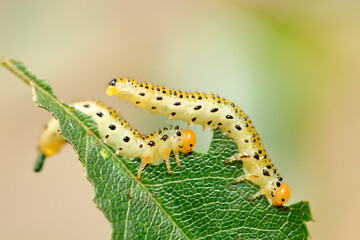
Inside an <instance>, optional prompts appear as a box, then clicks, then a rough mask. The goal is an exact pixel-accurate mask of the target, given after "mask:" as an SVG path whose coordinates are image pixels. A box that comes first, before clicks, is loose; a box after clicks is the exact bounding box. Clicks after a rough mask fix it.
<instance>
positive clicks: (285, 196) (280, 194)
mask: <svg viewBox="0 0 360 240" xmlns="http://www.w3.org/2000/svg"><path fill="white" fill-rule="evenodd" d="M290 194H291V189H290V187H289V185H287V184H285V183H283V184H281V186H280V187H279V188H278V189H277V190H276V191H275V193H274V197H273V198H272V204H273V205H274V206H282V205H284V204H285V203H286V202H287V201H288V200H289V198H290Z"/></svg>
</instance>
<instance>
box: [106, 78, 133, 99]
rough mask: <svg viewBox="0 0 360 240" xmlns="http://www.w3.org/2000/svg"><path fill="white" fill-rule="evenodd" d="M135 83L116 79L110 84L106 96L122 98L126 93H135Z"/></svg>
mask: <svg viewBox="0 0 360 240" xmlns="http://www.w3.org/2000/svg"><path fill="white" fill-rule="evenodd" d="M134 83H135V81H134V80H132V79H126V78H115V79H113V80H111V81H110V82H109V85H108V87H107V88H106V94H107V95H109V96H112V95H118V96H119V97H120V96H121V95H122V94H123V93H124V92H126V91H135V90H134V89H132V87H131V86H132V85H134Z"/></svg>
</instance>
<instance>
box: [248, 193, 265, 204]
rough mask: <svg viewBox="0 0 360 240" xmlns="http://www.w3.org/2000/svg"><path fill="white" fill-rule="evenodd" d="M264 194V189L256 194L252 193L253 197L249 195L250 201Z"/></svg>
mask: <svg viewBox="0 0 360 240" xmlns="http://www.w3.org/2000/svg"><path fill="white" fill-rule="evenodd" d="M263 194H264V191H262V190H260V191H258V192H257V193H255V194H254V195H252V196H251V197H249V199H248V202H250V201H252V200H254V199H255V198H257V197H259V196H261V195H263Z"/></svg>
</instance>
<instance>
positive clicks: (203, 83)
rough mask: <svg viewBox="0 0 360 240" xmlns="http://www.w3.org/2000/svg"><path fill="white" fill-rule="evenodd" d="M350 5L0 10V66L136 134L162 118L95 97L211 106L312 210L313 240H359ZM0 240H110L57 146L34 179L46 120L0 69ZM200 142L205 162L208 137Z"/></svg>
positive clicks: (354, 9)
mask: <svg viewBox="0 0 360 240" xmlns="http://www.w3.org/2000/svg"><path fill="white" fill-rule="evenodd" d="M359 5H360V4H359V2H358V1H354V0H353V1H335V0H330V1H329V0H328V1H325V0H316V1H313V0H305V1H283V0H278V1H268V0H255V1H250V0H198V1H190V0H183V1H166V0H152V1H145V0H135V1H119V0H117V1H114V0H113V1H95V0H88V1H70V0H63V1H45V0H32V1H26V0H18V1H13V0H0V36H1V37H0V54H1V55H3V56H6V57H9V58H15V59H20V58H24V59H25V61H26V65H27V66H28V67H30V68H31V69H32V70H33V71H34V73H36V74H37V75H38V76H40V77H44V78H46V79H48V80H49V81H50V83H51V85H52V87H53V90H54V92H55V94H57V96H58V97H59V98H60V99H62V100H63V101H65V102H68V103H69V102H71V101H74V100H82V99H100V100H103V101H104V102H105V103H107V104H109V105H111V106H113V107H115V109H117V110H118V111H119V112H120V113H121V114H122V115H123V116H124V117H125V118H126V119H127V120H128V121H129V122H130V123H131V124H132V125H133V126H135V127H136V128H137V129H138V130H140V131H142V132H144V133H149V132H151V131H152V130H154V129H157V128H158V127H161V126H163V125H165V124H167V123H166V119H165V118H164V117H162V116H156V115H150V114H149V113H148V112H147V111H146V110H142V109H135V108H134V107H133V106H132V105H131V104H130V103H127V102H119V101H118V100H117V98H116V97H108V96H106V94H105V88H106V86H107V83H108V82H109V81H110V80H111V79H113V78H114V77H132V78H135V79H137V80H139V81H147V82H150V83H154V84H159V85H165V86H167V87H169V88H175V89H181V90H187V91H196V90H197V91H203V92H211V93H217V94H220V95H221V96H224V97H226V98H227V99H229V100H231V101H233V102H235V103H237V104H238V105H239V106H240V107H241V108H243V110H244V111H245V112H246V113H247V114H248V115H249V116H250V117H251V119H252V121H253V122H254V123H255V126H256V127H257V130H258V132H259V133H260V136H261V137H262V139H263V142H264V144H265V146H266V149H267V151H268V152H269V153H270V156H271V157H272V159H273V162H274V164H275V165H276V166H277V168H278V169H279V170H280V172H281V173H282V175H283V176H284V177H285V180H286V182H287V183H288V184H289V185H290V186H291V187H292V190H293V192H292V197H291V200H290V204H292V203H295V202H298V201H301V200H306V201H310V206H311V210H312V214H313V217H314V219H315V222H310V223H307V226H308V228H309V231H310V234H311V236H312V239H360V232H359V231H358V229H357V228H358V227H359V225H360V218H359V216H360V205H359V204H358V202H359V197H360V191H359V182H360V179H359V175H360V174H359V169H360V161H359V160H358V157H359V154H358V152H357V150H358V149H359V136H360V123H359V122H360V113H359V101H360V81H359V77H360V67H359V62H360V44H359V43H360V27H359V21H360V16H359ZM0 84H1V85H0V86H1V87H0V100H1V102H0V104H1V109H2V113H1V118H0V123H1V124H0V133H1V134H0V141H1V142H0V146H1V151H0V239H108V238H109V235H110V226H109V224H108V222H107V220H106V219H105V217H104V216H103V214H102V212H101V211H100V210H98V209H97V208H95V206H94V204H93V202H92V200H91V198H92V195H93V193H92V188H91V185H90V183H89V182H88V181H87V180H86V179H85V178H84V175H83V169H82V166H81V164H80V162H79V161H78V160H77V159H76V156H75V154H74V152H73V150H72V149H71V148H70V147H69V146H67V147H65V148H64V149H63V150H62V152H61V154H58V155H56V156H54V157H52V158H51V159H48V161H47V162H46V163H45V166H44V169H43V171H42V172H41V173H39V174H36V173H34V172H33V171H32V167H33V163H34V160H35V158H36V156H37V151H36V142H37V138H38V135H39V132H40V130H41V129H42V128H43V126H44V124H45V123H46V121H47V120H48V119H49V117H50V115H49V113H48V112H46V111H45V110H43V109H40V108H37V107H36V106H35V104H34V103H33V102H32V95H31V91H30V88H29V87H28V86H26V85H25V84H24V83H23V82H21V81H20V80H19V79H17V78H16V77H15V76H13V75H12V74H10V73H9V72H8V71H7V70H6V69H4V68H0ZM193 129H194V130H195V131H196V133H197V134H198V137H199V140H198V146H197V148H196V150H197V151H200V152H206V151H207V149H208V147H209V144H210V139H211V135H212V134H211V132H210V131H206V132H202V131H201V129H200V127H197V126H195V127H194V128H193Z"/></svg>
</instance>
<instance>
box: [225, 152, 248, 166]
mask: <svg viewBox="0 0 360 240" xmlns="http://www.w3.org/2000/svg"><path fill="white" fill-rule="evenodd" d="M248 157H250V156H249V155H247V154H243V153H235V154H234V155H232V156H231V157H230V158H229V159H227V160H225V164H230V163H233V162H236V161H241V160H242V159H244V158H248Z"/></svg>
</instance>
